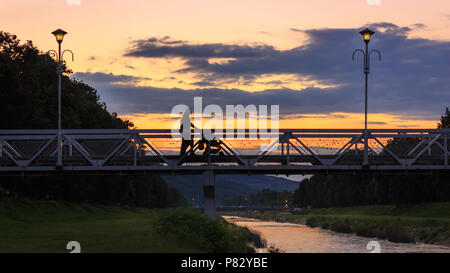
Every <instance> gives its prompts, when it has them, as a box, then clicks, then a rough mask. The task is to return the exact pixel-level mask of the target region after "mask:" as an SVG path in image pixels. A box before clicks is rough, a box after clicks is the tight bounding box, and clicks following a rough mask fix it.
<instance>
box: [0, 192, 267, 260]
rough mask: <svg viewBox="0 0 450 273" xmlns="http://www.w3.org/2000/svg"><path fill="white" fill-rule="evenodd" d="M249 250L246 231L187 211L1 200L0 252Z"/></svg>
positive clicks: (253, 240)
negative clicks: (77, 247) (75, 245)
mask: <svg viewBox="0 0 450 273" xmlns="http://www.w3.org/2000/svg"><path fill="white" fill-rule="evenodd" d="M69 241H78V242H79V243H80V244H81V251H82V252H106V253H115V252H122V253H123V252H125V253H129V252H135V253H136V252H138V253H142V252H144V253H147V252H157V253H161V252H162V253H178V252H188V253H199V252H254V250H255V249H254V247H253V246H256V247H262V246H261V244H262V243H263V242H262V239H261V238H260V237H259V236H258V235H257V234H255V233H252V232H250V231H249V230H248V229H247V228H243V227H238V226H236V225H233V224H229V223H227V222H225V221H224V220H222V219H220V218H218V219H217V220H215V221H213V220H211V219H209V218H208V217H206V216H204V215H202V214H201V213H200V212H197V211H191V210H163V209H145V208H131V207H110V206H102V205H92V204H74V203H69V202H54V201H37V200H29V199H13V198H0V252H2V253H5V252H13V253H23V252H32V253H55V252H63V253H64V252H66V253H67V252H69V250H67V249H66V245H67V243H68V242H69Z"/></svg>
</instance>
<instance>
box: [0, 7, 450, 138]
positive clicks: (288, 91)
mask: <svg viewBox="0 0 450 273" xmlns="http://www.w3.org/2000/svg"><path fill="white" fill-rule="evenodd" d="M0 18H1V19H0V30H3V31H6V32H10V33H14V34H16V35H18V37H19V39H21V40H23V41H25V40H32V41H33V42H34V44H35V45H36V46H37V47H38V48H39V49H41V50H43V51H46V50H50V49H55V48H56V42H55V40H54V37H53V36H52V35H51V34H50V33H51V32H52V31H53V30H55V29H57V28H62V29H64V30H65V31H67V32H68V35H67V36H66V37H65V39H64V42H63V48H64V49H71V50H72V51H73V52H74V53H75V62H73V63H72V62H71V61H70V59H67V64H68V65H69V67H70V68H71V69H72V70H73V72H74V74H73V75H72V77H73V78H75V79H78V80H82V81H84V82H86V83H88V84H89V85H91V86H93V87H95V88H96V89H97V90H98V93H99V95H100V99H101V100H102V101H104V102H106V104H107V106H108V110H109V111H111V112H117V113H118V114H119V116H121V117H124V118H127V119H130V120H132V121H133V122H134V123H135V124H136V126H137V127H138V128H142V129H143V128H146V129H150V128H170V127H171V123H172V122H173V118H171V117H170V112H171V109H172V107H173V106H175V105H177V104H187V105H192V104H193V97H194V96H201V97H202V98H203V103H204V105H207V104H217V105H220V106H223V108H225V105H229V104H232V105H236V104H243V105H249V104H254V105H274V104H275V105H279V106H280V119H281V120H280V127H282V128H361V127H362V126H363V122H364V115H363V112H364V78H363V76H364V75H363V70H362V60H363V59H362V56H361V55H356V58H355V61H352V52H353V50H354V49H358V48H362V47H363V46H364V44H363V41H362V39H361V36H360V35H359V33H358V32H359V31H360V30H362V29H363V28H365V27H370V28H371V29H373V30H375V31H376V34H375V35H374V36H373V39H372V41H371V43H370V48H371V49H378V50H379V51H380V52H381V53H382V60H381V61H378V59H377V58H376V56H373V57H372V59H371V74H370V80H369V127H370V128H434V127H436V123H437V120H438V119H439V117H440V115H441V114H442V113H443V112H444V110H445V107H446V106H449V104H450V66H449V65H448V64H449V63H450V1H448V0H429V1H423V0H379V1H378V0H342V1H336V0H227V1H223V0H222V1H219V0H191V1H186V0H165V1H153V0H127V1H124V0H80V1H77V0H0ZM66 57H68V56H66Z"/></svg>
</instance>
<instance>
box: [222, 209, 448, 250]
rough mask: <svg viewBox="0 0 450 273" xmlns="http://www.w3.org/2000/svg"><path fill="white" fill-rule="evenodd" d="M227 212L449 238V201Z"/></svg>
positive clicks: (412, 238) (392, 236) (387, 235)
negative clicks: (300, 209) (290, 211)
mask: <svg viewBox="0 0 450 273" xmlns="http://www.w3.org/2000/svg"><path fill="white" fill-rule="evenodd" d="M227 214H230V215H231V214H234V215H242V216H250V217H254V218H258V219H262V220H275V221H279V222H291V223H300V224H306V225H308V226H311V227H321V228H324V229H330V230H333V231H337V232H344V233H356V234H357V235H359V236H364V237H377V238H380V239H388V240H389V241H392V242H425V243H440V244H448V242H449V240H450V203H429V204H420V205H404V206H361V207H345V208H327V209H310V210H307V211H304V212H301V213H285V212H265V213H261V212H251V213H250V215H248V214H247V213H246V212H239V213H233V212H228V213H227Z"/></svg>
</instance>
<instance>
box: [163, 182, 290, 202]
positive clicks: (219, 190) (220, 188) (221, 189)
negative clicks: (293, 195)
mask: <svg viewBox="0 0 450 273" xmlns="http://www.w3.org/2000/svg"><path fill="white" fill-rule="evenodd" d="M161 177H162V178H163V179H164V180H165V181H166V182H167V183H168V184H169V185H170V186H172V187H174V188H177V189H178V190H179V191H180V192H181V194H182V195H183V196H184V197H186V199H187V200H188V201H189V202H190V203H191V204H192V203H194V204H197V205H201V204H202V200H203V188H202V180H201V175H177V176H170V175H163V176H161ZM297 188H298V182H295V181H292V180H289V179H286V178H282V177H275V176H265V175H252V176H248V175H230V174H223V175H217V176H216V197H217V205H223V202H224V200H225V199H227V198H230V197H234V196H237V195H247V194H250V193H256V192H259V191H261V190H262V189H271V190H276V191H284V190H288V191H294V190H296V189H297ZM193 197H194V198H195V200H194V201H192V198H193Z"/></svg>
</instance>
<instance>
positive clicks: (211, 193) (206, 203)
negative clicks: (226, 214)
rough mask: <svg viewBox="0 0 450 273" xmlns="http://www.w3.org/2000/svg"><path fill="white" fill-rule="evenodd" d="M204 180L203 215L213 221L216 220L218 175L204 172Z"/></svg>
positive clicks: (212, 172)
mask: <svg viewBox="0 0 450 273" xmlns="http://www.w3.org/2000/svg"><path fill="white" fill-rule="evenodd" d="M202 180H203V213H204V214H206V215H207V216H209V217H210V218H212V219H215V218H216V174H215V173H214V171H204V172H203V175H202Z"/></svg>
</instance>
